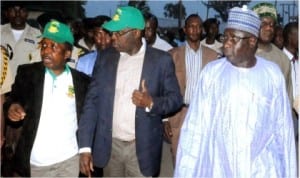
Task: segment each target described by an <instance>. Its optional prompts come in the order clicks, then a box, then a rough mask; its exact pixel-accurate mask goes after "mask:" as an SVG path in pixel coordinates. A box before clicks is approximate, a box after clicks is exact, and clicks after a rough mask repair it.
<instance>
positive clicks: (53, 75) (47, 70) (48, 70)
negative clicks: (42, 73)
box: [46, 64, 71, 80]
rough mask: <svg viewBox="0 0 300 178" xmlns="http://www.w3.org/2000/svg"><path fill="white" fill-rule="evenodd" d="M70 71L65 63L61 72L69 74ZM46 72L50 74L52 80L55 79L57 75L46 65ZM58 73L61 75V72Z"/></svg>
mask: <svg viewBox="0 0 300 178" xmlns="http://www.w3.org/2000/svg"><path fill="white" fill-rule="evenodd" d="M70 71H71V70H70V67H69V65H68V64H66V65H65V69H64V71H63V72H62V73H64V72H67V74H69V73H70ZM46 72H47V73H49V74H50V75H51V77H52V78H53V80H55V79H56V77H57V75H56V74H55V73H54V72H53V71H52V70H51V69H49V68H48V67H46ZM60 75H61V74H60Z"/></svg>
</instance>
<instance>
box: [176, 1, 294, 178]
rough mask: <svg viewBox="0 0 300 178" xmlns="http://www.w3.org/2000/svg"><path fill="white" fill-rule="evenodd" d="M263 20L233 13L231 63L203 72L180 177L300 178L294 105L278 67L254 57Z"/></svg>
mask: <svg viewBox="0 0 300 178" xmlns="http://www.w3.org/2000/svg"><path fill="white" fill-rule="evenodd" d="M260 24H261V22H260V19H259V17H258V15H257V14H256V13H255V12H253V11H252V10H249V9H247V6H243V8H239V7H234V8H232V9H231V10H230V11H229V16H228V22H227V26H226V28H225V31H224V42H223V49H224V50H223V52H224V55H225V57H224V58H221V59H219V60H216V61H213V62H211V63H209V64H207V65H206V66H205V68H204V69H203V70H202V72H201V74H200V79H199V83H198V89H197V91H196V94H195V95H194V97H193V100H192V102H191V105H190V107H189V110H188V113H187V116H186V118H185V121H184V123H183V126H182V129H181V133H180V140H179V146H178V151H177V158H176V167H175V176H174V177H206V178H213V177H231V178H240V177H243V178H261V177H277V178H282V177H296V167H297V166H296V151H295V141H294V131H293V122H292V115H291V110H290V102H289V98H288V96H287V93H286V88H285V80H284V77H283V75H282V73H281V71H280V69H279V68H278V66H277V65H276V64H275V63H273V62H270V61H268V60H266V59H264V58H262V57H259V56H256V55H255V52H256V50H257V42H258V35H259V28H260Z"/></svg>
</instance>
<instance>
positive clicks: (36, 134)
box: [4, 21, 89, 177]
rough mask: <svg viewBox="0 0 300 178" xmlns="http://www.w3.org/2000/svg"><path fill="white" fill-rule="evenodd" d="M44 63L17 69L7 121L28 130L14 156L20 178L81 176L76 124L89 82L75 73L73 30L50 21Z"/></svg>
mask: <svg viewBox="0 0 300 178" xmlns="http://www.w3.org/2000/svg"><path fill="white" fill-rule="evenodd" d="M41 37H42V40H41V42H40V45H41V49H40V50H41V59H42V62H37V63H33V64H26V65H21V66H19V67H18V71H17V75H16V79H15V82H14V84H13V86H12V91H11V95H10V97H9V98H8V100H7V101H6V102H5V104H4V111H5V114H6V117H7V118H8V119H9V120H11V121H12V122H21V124H22V126H23V129H22V133H21V135H20V139H19V142H18V144H17V147H16V152H15V156H14V165H13V168H14V171H15V173H16V175H18V176H21V177H30V176H32V177H78V175H79V156H78V144H77V138H76V134H77V127H78V126H77V125H78V124H77V123H78V118H79V113H80V112H81V109H82V106H83V101H84V98H85V93H86V90H87V87H88V83H89V77H88V76H87V75H85V74H83V73H80V72H78V71H76V70H74V69H72V68H70V67H69V66H68V65H67V64H66V63H67V59H68V58H69V57H70V56H71V53H72V46H73V43H74V38H73V35H72V33H71V30H70V28H69V27H68V26H67V25H65V24H63V23H61V22H58V21H51V22H49V23H48V24H47V25H46V27H45V29H44V32H43V34H42V36H41Z"/></svg>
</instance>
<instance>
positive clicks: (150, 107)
mask: <svg viewBox="0 0 300 178" xmlns="http://www.w3.org/2000/svg"><path fill="white" fill-rule="evenodd" d="M152 106H153V102H152V101H151V104H150V106H147V107H146V108H145V111H146V112H150V111H151V109H152Z"/></svg>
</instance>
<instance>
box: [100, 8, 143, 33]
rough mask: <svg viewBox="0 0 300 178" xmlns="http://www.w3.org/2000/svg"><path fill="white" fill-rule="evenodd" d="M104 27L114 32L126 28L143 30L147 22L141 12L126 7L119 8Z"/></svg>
mask: <svg viewBox="0 0 300 178" xmlns="http://www.w3.org/2000/svg"><path fill="white" fill-rule="evenodd" d="M102 27H103V28H104V29H106V30H108V31H112V32H114V31H121V30H123V29H126V28H132V29H140V30H143V29H144V28H145V21H144V17H143V15H142V13H141V11H140V10H138V9H137V8H134V7H131V6H125V7H120V8H118V9H117V11H116V14H115V15H114V16H113V18H112V20H111V21H109V22H106V23H104V24H103V25H102Z"/></svg>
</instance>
